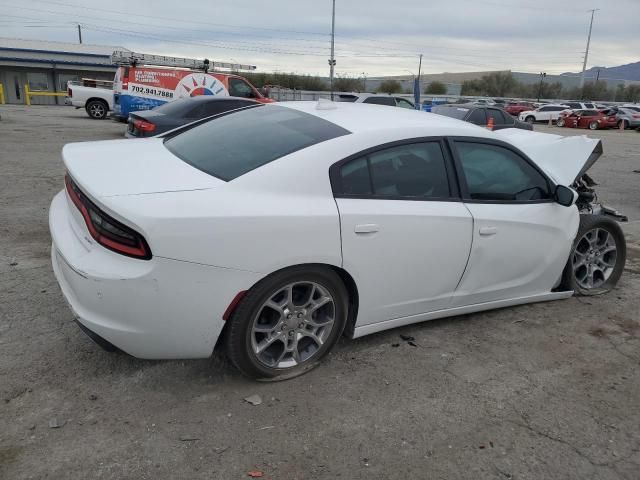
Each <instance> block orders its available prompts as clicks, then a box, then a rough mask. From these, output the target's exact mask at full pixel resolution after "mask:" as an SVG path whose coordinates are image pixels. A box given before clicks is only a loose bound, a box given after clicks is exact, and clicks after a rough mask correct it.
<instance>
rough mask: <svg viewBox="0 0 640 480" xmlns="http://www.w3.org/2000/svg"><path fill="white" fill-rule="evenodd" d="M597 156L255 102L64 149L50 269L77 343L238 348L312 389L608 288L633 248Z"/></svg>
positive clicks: (366, 110) (186, 349)
mask: <svg viewBox="0 0 640 480" xmlns="http://www.w3.org/2000/svg"><path fill="white" fill-rule="evenodd" d="M601 153H602V146H601V144H600V142H599V141H598V140H592V139H588V138H586V137H568V138H563V137H560V136H557V135H547V134H541V133H533V132H528V131H521V130H502V131H500V132H491V131H488V130H486V129H483V128H480V127H477V126H475V125H472V124H469V123H466V122H462V121H459V120H455V119H450V118H445V117H442V116H440V115H432V114H427V113H424V112H417V111H411V110H405V109H400V108H398V109H389V108H385V107H380V106H375V105H363V104H350V103H335V104H334V103H330V102H326V103H324V102H320V103H315V102H292V103H279V104H272V105H257V106H255V107H249V108H246V109H242V110H237V111H234V112H231V113H229V114H225V115H223V116H219V117H217V118H214V119H212V120H207V121H202V122H199V123H197V124H194V125H190V126H187V127H184V128H182V129H179V130H177V131H174V132H170V133H168V134H165V135H164V136H161V137H156V138H150V139H141V140H137V141H135V142H131V141H127V140H113V141H101V142H88V143H76V144H70V145H66V146H65V147H64V149H63V152H62V155H63V159H64V164H65V167H66V170H67V173H66V177H65V183H66V188H65V189H64V190H63V191H61V192H60V193H59V194H58V195H56V197H55V198H54V199H53V202H52V204H51V210H50V229H51V234H52V238H53V246H52V249H51V255H52V263H53V269H54V272H55V275H56V278H57V279H58V282H59V283H60V287H61V289H62V292H63V294H64V296H65V298H66V299H67V301H68V303H69V304H70V306H71V308H72V309H73V312H74V315H75V316H76V318H77V320H78V323H79V325H80V326H81V328H82V329H83V330H84V331H85V332H86V333H87V334H89V336H91V337H92V338H93V339H94V340H96V341H97V342H98V343H100V344H101V345H103V346H106V347H110V348H118V349H120V350H122V351H124V352H127V353H129V354H131V355H134V356H136V357H141V358H158V359H159V358H199V357H207V356H209V355H211V354H212V352H213V349H214V347H215V346H216V344H217V343H220V344H221V345H223V346H224V347H225V349H226V351H227V354H228V356H229V357H230V358H231V360H232V362H233V363H234V364H235V365H236V366H237V367H238V369H239V370H240V371H242V372H243V373H244V374H246V375H248V376H250V377H253V378H259V379H282V378H288V377H292V376H295V375H299V374H301V373H303V372H305V371H307V370H308V369H309V368H311V367H313V366H314V365H315V364H317V363H318V361H319V360H320V359H321V358H322V357H323V356H324V355H326V354H327V352H328V351H329V350H330V349H331V347H332V346H333V345H334V344H335V342H336V340H337V339H338V337H339V336H340V335H342V334H343V333H344V334H346V335H348V336H349V337H352V338H353V337H359V336H362V335H366V334H369V333H373V332H378V331H380V330H385V329H388V328H393V327H397V326H401V325H407V324H411V323H415V322H421V321H424V320H430V319H434V318H441V317H447V316H452V315H459V314H464V313H470V312H478V311H481V310H488V309H492V308H499V307H506V306H512V305H518V304H524V303H530V302H541V301H547V300H556V299H562V298H567V297H569V296H571V295H573V294H574V292H577V293H581V294H593V293H600V292H604V291H607V290H609V289H610V288H612V287H613V286H614V285H615V284H616V282H617V281H618V279H619V277H620V275H621V273H622V269H623V267H624V261H625V255H626V249H625V242H624V237H623V235H622V233H621V229H620V227H619V226H618V224H617V223H616V222H615V221H614V219H618V220H621V219H622V217H621V216H620V215H619V214H617V212H615V211H613V210H611V209H608V208H606V207H604V206H602V205H600V204H598V203H595V198H596V197H595V193H594V191H593V189H592V186H593V185H594V183H593V182H592V180H591V179H590V178H589V177H588V176H587V175H586V174H585V172H586V170H587V169H588V168H589V167H590V166H591V165H592V164H593V162H595V161H596V160H597V158H598V157H599V156H600V154H601Z"/></svg>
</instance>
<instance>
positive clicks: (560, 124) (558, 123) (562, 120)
mask: <svg viewBox="0 0 640 480" xmlns="http://www.w3.org/2000/svg"><path fill="white" fill-rule="evenodd" d="M556 126H557V127H564V118H562V117H561V118H559V119H558V120H556Z"/></svg>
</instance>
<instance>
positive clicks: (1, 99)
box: [0, 83, 4, 105]
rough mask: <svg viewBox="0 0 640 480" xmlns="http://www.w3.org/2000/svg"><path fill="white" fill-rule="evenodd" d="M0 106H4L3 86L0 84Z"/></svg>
mask: <svg viewBox="0 0 640 480" xmlns="http://www.w3.org/2000/svg"><path fill="white" fill-rule="evenodd" d="M0 105H4V85H2V84H1V83H0Z"/></svg>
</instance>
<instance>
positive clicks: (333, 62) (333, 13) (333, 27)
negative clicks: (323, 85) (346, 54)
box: [329, 0, 336, 101]
mask: <svg viewBox="0 0 640 480" xmlns="http://www.w3.org/2000/svg"><path fill="white" fill-rule="evenodd" d="M332 3H333V6H332V9H331V58H330V59H329V83H330V85H331V100H332V101H333V70H334V68H335V66H336V59H335V49H334V43H335V37H336V0H333V1H332Z"/></svg>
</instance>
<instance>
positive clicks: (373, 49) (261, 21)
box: [0, 0, 640, 76]
mask: <svg viewBox="0 0 640 480" xmlns="http://www.w3.org/2000/svg"><path fill="white" fill-rule="evenodd" d="M336 4H337V5H336V58H337V68H336V71H337V72H338V73H339V74H343V75H355V76H360V75H362V73H363V72H366V74H367V75H368V76H377V75H385V74H386V75H400V74H407V73H408V72H407V70H409V71H411V72H415V71H416V70H417V63H418V55H419V54H420V53H423V54H424V60H423V71H426V72H429V73H437V72H442V71H449V72H460V71H471V70H476V71H480V70H498V69H499V70H506V69H511V70H514V71H531V72H538V71H546V72H548V73H560V72H565V71H579V69H580V68H581V65H582V55H583V54H582V52H583V51H584V49H585V44H586V35H587V29H588V22H589V18H590V17H589V16H590V13H589V12H588V11H587V9H588V8H600V9H601V10H600V11H598V12H597V13H596V20H595V22H594V29H593V39H592V50H591V56H590V61H589V65H590V66H593V65H598V66H614V65H618V64H621V63H630V62H633V61H637V60H638V56H637V50H635V49H634V44H635V45H636V46H637V28H636V27H637V19H638V18H640V1H638V0H616V1H615V2H614V1H610V0H609V1H604V0H594V1H592V2H584V1H583V0H565V1H563V2H558V1H557V0H537V1H536V2H531V1H529V0H442V1H434V0H431V1H425V0H419V1H418V0H395V1H393V2H382V1H379V0H378V1H370V0H369V1H365V0H337V1H336ZM0 5H1V6H2V9H3V11H4V12H5V14H6V16H5V15H3V17H2V18H0V32H1V33H0V35H1V36H10V37H11V36H13V37H19V38H37V39H48V40H60V41H75V40H76V38H77V37H76V35H77V34H76V30H75V24H76V23H80V24H82V25H83V32H84V33H83V38H84V41H85V43H95V44H107V45H122V46H125V47H127V48H130V49H132V50H136V51H142V52H149V53H158V54H164V55H177V56H186V57H196V58H201V57H207V58H210V59H215V60H219V61H235V62H239V63H252V64H255V65H257V66H258V68H259V69H260V70H262V71H273V70H279V71H294V72H299V73H311V74H322V75H327V74H328V62H327V60H328V58H329V38H330V37H329V32H330V27H331V24H330V22H331V1H330V0H323V1H317V0H315V1H311V0H276V1H273V2H262V1H258V0H235V1H233V2H217V3H214V2H205V1H202V0H201V1H195V2H194V1H192V2H176V1H175V0H172V1H168V0H155V1H154V2H144V4H143V3H132V2H130V1H124V0H112V1H110V2H107V3H105V2H98V1H96V0H92V1H85V2H80V1H79V0H31V1H30V2H28V3H23V4H13V3H6V1H5V0H0Z"/></svg>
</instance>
